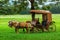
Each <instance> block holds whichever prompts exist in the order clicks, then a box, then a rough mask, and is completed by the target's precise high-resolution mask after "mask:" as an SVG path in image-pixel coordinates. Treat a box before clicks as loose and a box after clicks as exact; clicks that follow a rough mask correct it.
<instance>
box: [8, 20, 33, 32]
mask: <svg viewBox="0 0 60 40" xmlns="http://www.w3.org/2000/svg"><path fill="white" fill-rule="evenodd" d="M8 23H9V26H10V27H14V28H15V32H16V33H18V30H19V29H20V28H22V29H23V31H24V28H26V31H27V32H28V30H29V29H28V28H33V26H31V24H30V23H26V22H17V21H9V22H8Z"/></svg>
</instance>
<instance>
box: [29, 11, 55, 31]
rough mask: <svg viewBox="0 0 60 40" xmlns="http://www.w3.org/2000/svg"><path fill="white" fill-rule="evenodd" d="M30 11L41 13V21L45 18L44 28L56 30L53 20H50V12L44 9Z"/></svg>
mask: <svg viewBox="0 0 60 40" xmlns="http://www.w3.org/2000/svg"><path fill="white" fill-rule="evenodd" d="M30 12H31V14H32V13H35V14H42V21H45V20H46V27H45V29H47V30H49V31H56V25H55V22H54V21H52V14H51V12H50V11H46V10H31V11H30ZM42 26H43V25H42Z"/></svg>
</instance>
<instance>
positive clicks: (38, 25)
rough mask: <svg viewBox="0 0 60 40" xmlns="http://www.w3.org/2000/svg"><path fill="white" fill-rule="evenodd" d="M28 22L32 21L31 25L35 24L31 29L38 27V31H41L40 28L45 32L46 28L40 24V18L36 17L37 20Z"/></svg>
mask: <svg viewBox="0 0 60 40" xmlns="http://www.w3.org/2000/svg"><path fill="white" fill-rule="evenodd" d="M26 22H27V23H31V25H32V26H33V28H31V30H30V31H34V28H36V31H39V29H41V30H42V32H44V28H43V27H42V25H41V24H40V22H39V18H35V20H33V21H26Z"/></svg>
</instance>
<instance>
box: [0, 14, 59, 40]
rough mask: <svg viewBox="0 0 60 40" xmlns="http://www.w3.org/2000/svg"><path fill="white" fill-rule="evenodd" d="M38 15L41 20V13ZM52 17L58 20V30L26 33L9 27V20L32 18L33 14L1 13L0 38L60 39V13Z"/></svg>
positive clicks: (21, 39)
mask: <svg viewBox="0 0 60 40" xmlns="http://www.w3.org/2000/svg"><path fill="white" fill-rule="evenodd" d="M38 17H39V18H40V22H41V21H42V19H41V15H36V18H38ZM52 18H53V21H55V22H56V32H43V33H42V32H40V33H37V32H36V33H24V32H23V31H22V29H20V30H19V34H16V33H15V31H14V28H10V27H8V21H9V20H17V21H26V20H31V15H9V16H8V15H0V40H60V14H53V15H52Z"/></svg>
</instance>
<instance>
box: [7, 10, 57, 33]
mask: <svg viewBox="0 0 60 40" xmlns="http://www.w3.org/2000/svg"><path fill="white" fill-rule="evenodd" d="M29 12H30V13H31V12H33V13H32V14H42V21H46V22H45V25H44V24H43V25H44V26H43V25H40V23H39V19H34V20H32V21H26V22H18V21H9V22H8V23H9V26H10V27H12V26H14V27H15V32H16V33H17V32H18V29H20V28H23V31H24V28H26V31H27V32H28V30H29V29H28V28H31V29H30V30H32V31H33V30H34V28H36V29H37V30H38V29H42V31H44V28H45V29H46V30H47V31H56V25H55V22H54V21H52V14H51V12H50V11H46V10H30V11H29ZM33 17H35V16H33ZM32 19H33V18H32ZM43 23H44V22H43Z"/></svg>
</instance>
